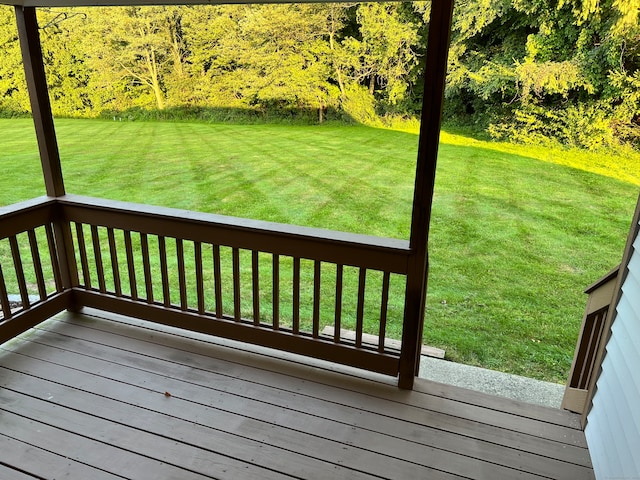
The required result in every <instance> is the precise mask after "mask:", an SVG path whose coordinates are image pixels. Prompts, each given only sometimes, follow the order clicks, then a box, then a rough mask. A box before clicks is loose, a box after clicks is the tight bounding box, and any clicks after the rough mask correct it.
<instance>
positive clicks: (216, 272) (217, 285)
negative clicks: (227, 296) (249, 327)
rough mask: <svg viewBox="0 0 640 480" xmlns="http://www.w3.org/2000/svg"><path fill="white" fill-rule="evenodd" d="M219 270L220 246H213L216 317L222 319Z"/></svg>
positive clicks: (220, 274)
mask: <svg viewBox="0 0 640 480" xmlns="http://www.w3.org/2000/svg"><path fill="white" fill-rule="evenodd" d="M220 270H221V268H220V246H219V245H214V246H213V278H214V284H215V291H216V317H218V318H222V315H223V313H224V310H223V309H222V273H221V271H220Z"/></svg>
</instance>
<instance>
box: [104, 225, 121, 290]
mask: <svg viewBox="0 0 640 480" xmlns="http://www.w3.org/2000/svg"><path fill="white" fill-rule="evenodd" d="M107 238H108V239H109V255H110V256H111V271H112V272H113V287H114V289H115V292H116V297H121V296H122V283H121V282H120V268H119V266H118V250H117V248H116V237H115V235H114V233H113V228H111V227H107Z"/></svg>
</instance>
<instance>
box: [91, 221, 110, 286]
mask: <svg viewBox="0 0 640 480" xmlns="http://www.w3.org/2000/svg"><path fill="white" fill-rule="evenodd" d="M91 241H92V242H93V256H94V258H95V261H96V272H97V274H98V288H99V289H100V292H102V293H106V291H107V288H106V286H105V282H104V268H103V266H102V251H101V250H100V237H99V236H98V227H96V226H95V225H91Z"/></svg>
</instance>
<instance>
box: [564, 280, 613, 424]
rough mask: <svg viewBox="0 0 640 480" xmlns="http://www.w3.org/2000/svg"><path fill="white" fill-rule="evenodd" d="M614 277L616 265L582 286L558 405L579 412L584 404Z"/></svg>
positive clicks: (583, 409) (611, 295) (611, 296)
mask: <svg viewBox="0 0 640 480" xmlns="http://www.w3.org/2000/svg"><path fill="white" fill-rule="evenodd" d="M617 277H618V268H615V269H614V270H612V271H611V272H609V273H608V274H607V275H605V276H604V277H602V278H601V279H600V280H598V281H597V282H596V283H594V284H593V285H591V286H590V287H588V288H587V289H586V290H585V293H586V294H588V295H589V297H588V300H587V307H586V309H585V314H584V317H583V320H582V327H581V328H580V335H579V337H578V343H577V345H576V350H575V354H574V358H573V364H572V365H571V371H570V373H569V379H568V381H567V388H566V389H565V393H564V397H563V399H562V408H565V409H567V410H571V411H572V412H576V413H583V412H584V411H585V408H586V406H587V405H586V403H587V398H588V395H589V387H590V385H591V384H592V381H591V380H592V378H593V376H594V375H595V373H596V369H597V367H599V365H596V356H597V353H598V350H599V348H600V345H601V344H602V342H603V341H606V338H605V334H606V331H605V324H606V319H607V315H608V314H609V309H610V308H611V302H612V301H613V294H614V290H615V286H616V280H617Z"/></svg>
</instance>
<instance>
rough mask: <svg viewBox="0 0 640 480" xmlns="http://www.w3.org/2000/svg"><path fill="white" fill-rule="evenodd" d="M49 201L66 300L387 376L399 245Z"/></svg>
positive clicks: (392, 355)
mask: <svg viewBox="0 0 640 480" xmlns="http://www.w3.org/2000/svg"><path fill="white" fill-rule="evenodd" d="M57 202H58V205H59V206H60V208H61V212H62V215H63V217H64V221H65V222H69V224H70V225H71V232H72V237H73V244H74V251H75V256H76V265H77V268H78V275H77V277H78V281H77V285H75V287H74V289H73V292H74V295H73V297H74V301H75V302H76V303H77V304H78V305H84V306H91V307H96V308H100V309H103V310H107V311H112V312H116V313H122V314H125V315H131V316H135V317H138V318H144V319H147V320H150V321H154V322H159V323H164V324H168V325H173V326H177V327H181V328H187V329H190V330H195V331H200V332H204V333H210V334H214V335H218V336H223V337H227V338H232V339H236V340H241V341H244V342H249V343H254V344H259V345H263V346H267V347H273V348H278V349H280V350H285V351H289V352H293V353H298V354H303V355H308V356H313V357H317V358H322V359H326V360H330V361H334V362H338V363H342V364H348V365H352V366H356V367H360V368H365V369H368V370H372V371H377V372H381V373H386V374H390V375H397V373H398V361H399V353H400V352H399V351H397V350H394V349H392V348H389V347H387V346H385V342H384V340H385V338H386V337H387V336H388V334H389V332H391V333H393V335H394V336H395V337H396V338H399V337H400V335H401V333H402V327H403V314H404V298H405V295H404V293H405V292H404V289H405V285H406V278H405V277H406V274H407V269H408V259H409V253H410V252H409V248H408V242H405V241H401V240H392V239H380V238H377V237H369V236H364V235H355V234H348V233H341V232H333V231H328V230H319V229H311V228H302V227H295V226H290V225H281V224H273V223H268V222H260V221H252V220H245V219H236V218H231V217H223V216H219V215H211V214H202V213H195V212H189V211H181V210H174V209H168V208H158V207H150V206H146V205H136V204H128V203H123V202H115V201H108V200H97V199H92V198H86V197H78V196H73V195H66V196H64V197H60V198H59V199H58V200H57ZM390 299H391V302H390ZM326 326H329V327H332V328H333V332H334V333H333V334H332V335H325V334H323V330H324V327H326ZM341 329H348V330H354V331H355V340H349V339H347V338H344V337H341V336H340V332H341ZM364 333H367V334H373V335H375V336H377V337H378V342H377V343H376V344H369V343H366V342H365V341H363V334H364Z"/></svg>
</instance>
